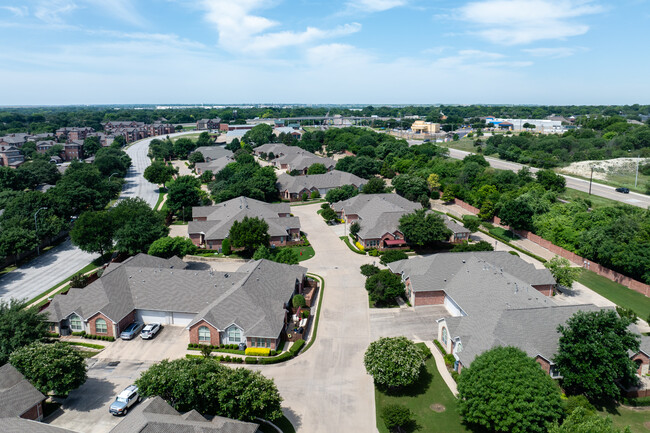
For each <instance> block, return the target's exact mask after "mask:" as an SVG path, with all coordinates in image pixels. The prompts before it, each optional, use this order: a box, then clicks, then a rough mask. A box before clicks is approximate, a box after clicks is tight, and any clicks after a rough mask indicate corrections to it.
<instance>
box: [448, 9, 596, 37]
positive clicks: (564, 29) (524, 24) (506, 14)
mask: <svg viewBox="0 0 650 433" xmlns="http://www.w3.org/2000/svg"><path fill="white" fill-rule="evenodd" d="M603 11H604V8H603V7H602V6H600V5H598V4H595V3H593V2H592V1H591V0H564V1H562V0H485V1H477V2H471V3H468V4H466V5H465V6H463V7H461V8H459V9H457V10H456V17H457V18H458V19H460V20H463V21H466V22H468V23H470V24H473V25H475V26H477V27H478V30H476V31H475V33H476V34H478V35H479V36H481V37H483V38H485V39H487V40H489V41H490V42H494V43H498V44H504V45H516V44H527V43H530V42H534V41H538V40H544V39H566V38H568V37H571V36H578V35H582V34H585V33H587V31H588V30H589V26H587V25H586V24H581V23H578V22H575V19H576V18H579V17H583V16H585V15H591V14H597V13H600V12H603Z"/></svg>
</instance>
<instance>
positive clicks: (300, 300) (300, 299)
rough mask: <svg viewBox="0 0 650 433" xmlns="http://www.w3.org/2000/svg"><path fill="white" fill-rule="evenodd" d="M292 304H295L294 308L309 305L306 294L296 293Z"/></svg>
mask: <svg viewBox="0 0 650 433" xmlns="http://www.w3.org/2000/svg"><path fill="white" fill-rule="evenodd" d="M291 305H293V308H302V307H306V306H307V301H305V297H304V296H302V295H295V296H294V297H293V298H291Z"/></svg>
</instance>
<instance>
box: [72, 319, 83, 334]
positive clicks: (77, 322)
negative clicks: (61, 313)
mask: <svg viewBox="0 0 650 433" xmlns="http://www.w3.org/2000/svg"><path fill="white" fill-rule="evenodd" d="M70 329H72V330H73V331H76V332H78V331H83V329H84V328H83V325H82V324H81V317H79V316H77V315H72V316H70Z"/></svg>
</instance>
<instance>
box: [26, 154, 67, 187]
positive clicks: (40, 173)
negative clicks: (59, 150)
mask: <svg viewBox="0 0 650 433" xmlns="http://www.w3.org/2000/svg"><path fill="white" fill-rule="evenodd" d="M16 175H17V176H18V178H19V179H20V180H21V187H23V188H24V187H27V188H31V189H34V188H36V187H37V186H38V185H40V184H48V185H55V184H56V183H57V182H58V180H59V179H60V178H61V173H59V170H58V169H57V168H56V165H55V164H52V163H50V162H49V161H44V160H40V159H37V160H34V161H27V162H26V163H24V164H22V165H21V166H20V167H18V168H17V169H16Z"/></svg>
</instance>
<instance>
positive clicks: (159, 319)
mask: <svg viewBox="0 0 650 433" xmlns="http://www.w3.org/2000/svg"><path fill="white" fill-rule="evenodd" d="M136 317H137V319H138V321H140V322H142V323H162V324H163V325H164V324H166V323H167V312H165V311H152V310H137V312H136Z"/></svg>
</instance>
